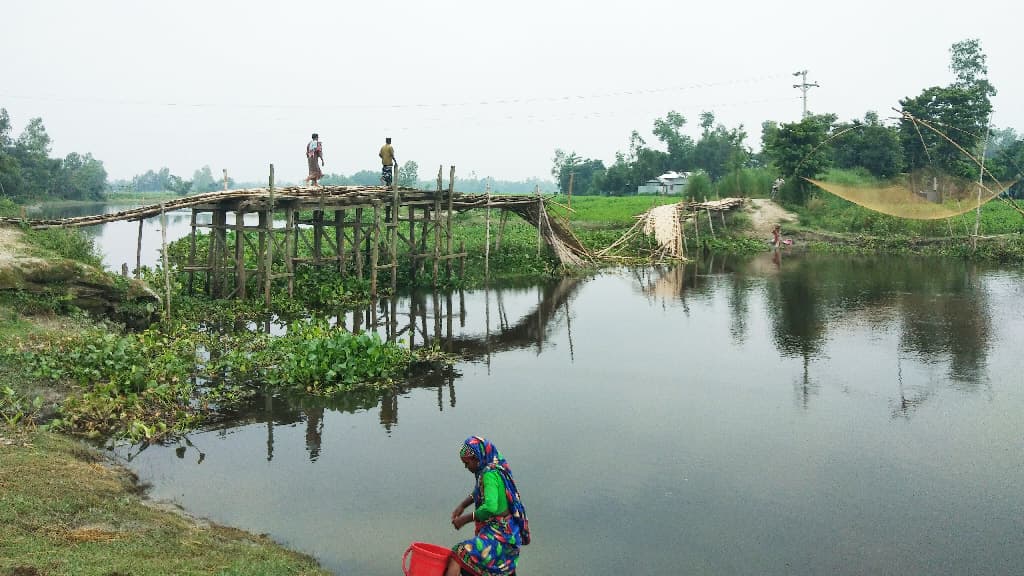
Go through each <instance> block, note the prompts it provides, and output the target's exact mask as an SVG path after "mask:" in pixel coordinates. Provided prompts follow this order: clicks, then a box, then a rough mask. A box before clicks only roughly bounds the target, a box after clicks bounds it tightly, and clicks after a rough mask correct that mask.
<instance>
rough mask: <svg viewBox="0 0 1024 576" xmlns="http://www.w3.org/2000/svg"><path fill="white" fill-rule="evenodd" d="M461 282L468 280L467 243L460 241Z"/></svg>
mask: <svg viewBox="0 0 1024 576" xmlns="http://www.w3.org/2000/svg"><path fill="white" fill-rule="evenodd" d="M459 254H461V256H459V282H465V280H466V241H465V240H459Z"/></svg>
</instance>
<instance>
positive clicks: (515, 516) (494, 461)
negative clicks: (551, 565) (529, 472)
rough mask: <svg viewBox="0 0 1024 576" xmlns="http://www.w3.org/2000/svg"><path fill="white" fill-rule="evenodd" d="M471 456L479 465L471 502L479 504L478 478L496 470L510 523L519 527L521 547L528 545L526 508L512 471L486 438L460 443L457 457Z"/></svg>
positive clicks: (475, 438)
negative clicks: (506, 501) (503, 488)
mask: <svg viewBox="0 0 1024 576" xmlns="http://www.w3.org/2000/svg"><path fill="white" fill-rule="evenodd" d="M468 456H473V457H475V458H476V460H477V462H479V463H480V466H479V468H477V471H476V478H477V482H476V484H475V486H474V487H473V501H474V503H476V504H477V505H479V504H480V498H481V497H482V495H481V494H480V476H481V475H483V473H484V472H487V471H488V470H497V471H498V472H499V473H500V474H501V479H502V480H503V481H504V482H505V498H507V499H508V503H509V506H508V511H509V514H511V516H512V521H513V522H514V523H516V524H518V525H519V534H520V540H521V541H522V543H523V545H524V546H525V545H526V544H529V543H530V521H529V520H527V519H526V507H525V506H523V502H522V500H521V499H520V498H519V489H518V488H516V482H515V480H513V479H512V469H511V468H509V466H508V462H507V461H506V460H505V458H504V457H503V456H502V455H501V452H498V449H497V448H495V446H494V444H492V443H491V441H490V440H487V439H486V438H481V437H480V436H470V437H469V438H466V441H465V442H463V443H462V450H460V451H459V457H462V458H464V457H468Z"/></svg>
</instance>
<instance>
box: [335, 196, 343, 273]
mask: <svg viewBox="0 0 1024 576" xmlns="http://www.w3.org/2000/svg"><path fill="white" fill-rule="evenodd" d="M334 245H335V247H337V251H338V252H337V254H336V256H337V257H338V274H340V275H341V279H342V280H344V279H345V211H344V210H335V211H334Z"/></svg>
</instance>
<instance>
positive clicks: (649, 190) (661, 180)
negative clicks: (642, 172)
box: [636, 171, 690, 195]
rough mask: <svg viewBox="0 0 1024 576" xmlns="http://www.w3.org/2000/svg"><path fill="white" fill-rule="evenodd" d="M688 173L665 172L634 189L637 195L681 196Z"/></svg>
mask: <svg viewBox="0 0 1024 576" xmlns="http://www.w3.org/2000/svg"><path fill="white" fill-rule="evenodd" d="M689 177H690V172H673V171H669V172H665V173H664V174H662V175H661V176H658V177H657V178H651V179H650V180H648V181H647V182H644V183H643V184H641V185H640V186H637V187H636V193H637V194H661V195H681V194H682V193H683V190H684V189H685V188H686V181H687V179H689Z"/></svg>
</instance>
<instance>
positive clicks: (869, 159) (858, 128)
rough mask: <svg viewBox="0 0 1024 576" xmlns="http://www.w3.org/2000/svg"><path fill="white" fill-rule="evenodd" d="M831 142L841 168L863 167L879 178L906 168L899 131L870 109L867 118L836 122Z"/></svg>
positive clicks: (837, 163) (835, 159)
mask: <svg viewBox="0 0 1024 576" xmlns="http://www.w3.org/2000/svg"><path fill="white" fill-rule="evenodd" d="M835 134H836V135H837V137H836V138H835V140H833V141H832V142H833V143H832V150H833V159H834V161H835V165H836V166H837V167H839V168H847V169H850V168H863V169H865V170H867V171H868V172H870V173H871V174H872V175H874V176H875V177H877V178H891V177H893V176H895V175H896V174H899V173H900V172H901V171H902V170H903V149H902V148H901V147H900V136H899V131H897V130H896V129H895V128H890V127H888V126H885V125H884V124H882V122H881V120H879V117H878V113H877V112H873V111H869V112H868V113H866V114H865V115H864V120H863V121H860V120H854V121H853V122H849V123H843V124H837V125H836V126H835Z"/></svg>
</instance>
